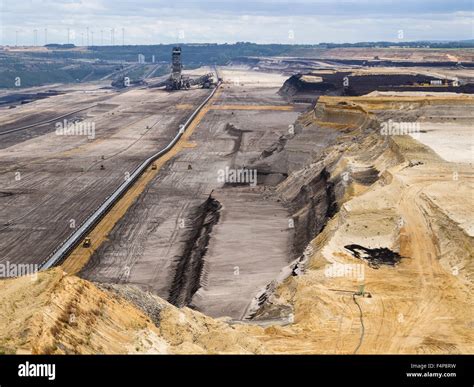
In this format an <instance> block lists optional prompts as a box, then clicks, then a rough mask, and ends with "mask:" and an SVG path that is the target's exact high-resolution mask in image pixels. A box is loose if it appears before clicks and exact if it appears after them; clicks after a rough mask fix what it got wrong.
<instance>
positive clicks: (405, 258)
mask: <svg viewBox="0 0 474 387" xmlns="http://www.w3.org/2000/svg"><path fill="white" fill-rule="evenodd" d="M184 50H185V49H183V55H185V51H184ZM372 51H373V50H372ZM372 51H371V50H369V49H367V50H365V49H363V48H360V49H355V48H354V49H347V50H346V51H345V50H344V49H342V48H341V49H326V50H320V51H317V52H314V53H312V55H306V56H299V55H298V53H295V54H294V55H293V56H287V57H276V56H273V57H264V56H261V57H255V56H253V57H240V58H237V59H234V60H232V61H229V63H227V65H220V66H201V67H196V68H195V69H188V70H187V69H184V70H183V71H181V70H182V66H181V63H180V58H179V55H180V53H181V49H179V50H178V47H177V48H175V49H174V50H173V53H172V55H173V56H172V69H171V75H168V74H165V75H159V76H155V75H153V73H154V72H155V71H156V70H157V68H155V67H150V68H149V69H147V70H146V71H147V72H148V75H147V76H146V77H144V78H143V79H142V80H141V81H140V82H129V79H128V77H127V75H126V71H125V70H120V71H118V72H117V70H115V69H113V70H112V71H115V72H114V73H113V74H115V76H114V77H111V78H109V77H103V78H102V79H99V80H91V81H89V80H85V81H84V82H81V83H55V84H53V85H48V86H47V87H46V86H34V87H30V88H29V89H28V90H25V91H24V92H23V94H21V95H20V94H18V92H17V91H15V90H13V89H4V90H2V91H1V93H0V275H1V277H2V279H1V280H0V352H1V353H6V354H14V353H16V354H25V353H28V354H100V353H106V354H130V353H141V354H143V353H146V354H151V353H170V354H171V353H180V354H197V353H199V354H204V353H207V354H210V353H212V354H214V353H219V354H221V353H226V354H227V353H246V354H248V353H252V354H265V353H267V354H284V353H286V354H422V353H423V354H425V353H429V354H432V353H433V354H473V353H474V313H473V311H474V302H473V298H472V294H473V291H474V282H473V281H474V259H473V257H474V219H473V214H474V174H473V161H474V160H473V156H474V154H473V144H474V141H473V140H474V139H473V129H472V125H473V123H474V55H473V54H472V50H468V49H466V50H446V51H447V53H448V54H446V53H444V52H443V51H442V50H433V51H430V52H428V53H426V52H425V51H427V50H423V49H419V50H418V49H412V50H408V49H406V50H403V49H393V50H390V49H385V50H378V51H377V50H375V52H372ZM170 54H171V53H170ZM425 55H429V57H426V56H425ZM153 60H154V59H153ZM122 67H123V66H122ZM112 80H113V82H112ZM111 83H112V85H111Z"/></svg>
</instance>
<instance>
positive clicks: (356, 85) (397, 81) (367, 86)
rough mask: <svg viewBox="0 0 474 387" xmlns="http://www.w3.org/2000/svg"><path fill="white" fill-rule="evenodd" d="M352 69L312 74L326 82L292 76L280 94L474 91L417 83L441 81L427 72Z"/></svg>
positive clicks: (473, 90) (472, 90) (473, 86)
mask: <svg viewBox="0 0 474 387" xmlns="http://www.w3.org/2000/svg"><path fill="white" fill-rule="evenodd" d="M350 74H351V73H350V72H336V73H333V74H326V73H318V72H317V71H316V72H312V73H311V75H312V76H313V75H314V76H317V77H321V78H322V82H306V81H304V80H303V79H302V77H303V74H297V75H293V76H291V77H290V78H289V79H288V80H287V81H286V82H285V83H284V84H283V86H282V87H281V89H280V91H279V93H280V95H282V96H285V97H287V98H291V99H293V100H294V99H295V98H301V97H302V96H314V97H316V96H319V95H347V96H359V95H364V94H368V93H371V92H373V91H423V92H440V91H441V92H456V93H469V94H471V93H474V84H466V85H461V86H457V87H453V86H417V85H421V84H430V82H431V81H434V80H437V78H435V77H430V76H426V75H410V74H374V75H355V76H353V75H350ZM345 77H347V79H348V86H347V87H344V86H343V85H344V78H345Z"/></svg>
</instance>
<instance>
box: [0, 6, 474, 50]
mask: <svg viewBox="0 0 474 387" xmlns="http://www.w3.org/2000/svg"><path fill="white" fill-rule="evenodd" d="M473 7H474V0H450V1H449V0H398V1H394V0H332V1H329V0H296V1H283V0H272V1H270V0H256V1H247V0H238V1H230V0H220V1H217V0H203V1H197V0H194V1H193V0H187V1H180V0H175V1H173V0H169V1H162V0H136V1H122V0H0V12H1V15H0V32H1V36H0V43H1V44H15V42H16V39H17V38H16V37H17V35H18V44H20V45H31V44H33V43H34V36H35V34H34V30H35V29H36V30H37V43H38V44H44V42H45V28H46V29H47V41H48V43H51V42H55V43H66V42H67V30H68V28H69V30H70V42H71V43H75V44H77V45H81V44H83V43H84V44H85V43H87V28H88V29H89V43H92V40H93V42H94V43H95V44H100V43H103V44H110V43H111V35H112V34H111V29H114V30H115V33H114V35H115V43H116V44H121V43H122V29H124V31H125V44H156V43H174V42H189V43H202V42H217V43H224V42H228V43H232V42H236V41H252V42H257V43H319V42H338V43H340V42H358V41H377V40H388V41H400V40H402V41H403V40H407V41H408V40H424V39H430V40H455V39H472V38H474V36H473V35H474V32H473V17H474V8H473ZM16 31H18V33H17V32H16ZM400 31H402V32H400ZM400 37H401V39H400Z"/></svg>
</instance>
